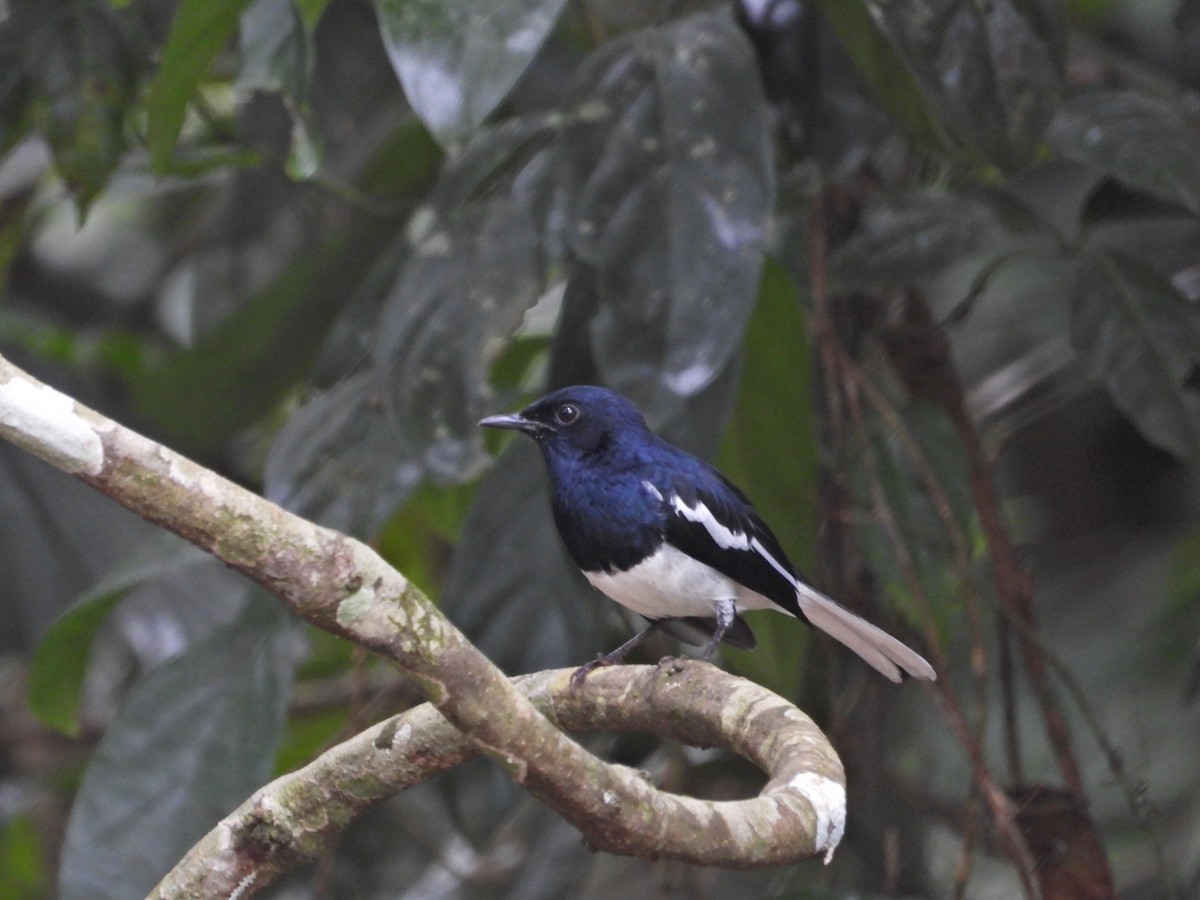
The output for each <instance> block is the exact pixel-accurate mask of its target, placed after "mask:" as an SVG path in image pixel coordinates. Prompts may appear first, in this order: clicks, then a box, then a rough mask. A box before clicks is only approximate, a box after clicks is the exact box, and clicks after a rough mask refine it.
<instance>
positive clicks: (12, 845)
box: [0, 813, 50, 898]
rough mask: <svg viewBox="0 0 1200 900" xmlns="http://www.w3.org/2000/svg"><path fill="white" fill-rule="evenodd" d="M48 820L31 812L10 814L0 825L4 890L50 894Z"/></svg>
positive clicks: (16, 894)
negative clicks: (44, 827)
mask: <svg viewBox="0 0 1200 900" xmlns="http://www.w3.org/2000/svg"><path fill="white" fill-rule="evenodd" d="M43 825H44V823H42V822H39V821H36V820H35V818H34V815H33V814H31V813H21V814H19V815H15V816H13V815H11V813H10V815H8V816H6V817H5V822H4V825H3V827H2V829H0V894H2V895H3V896H5V897H12V898H37V897H48V896H50V884H49V877H48V870H49V866H48V865H47V860H46V849H45V834H44V833H43Z"/></svg>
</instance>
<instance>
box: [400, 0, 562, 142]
mask: <svg viewBox="0 0 1200 900" xmlns="http://www.w3.org/2000/svg"><path fill="white" fill-rule="evenodd" d="M565 5H566V0H491V2H489V3H486V4H481V3H477V2H473V0H377V2H376V9H377V11H378V15H379V25H380V30H381V31H382V33H383V42H384V45H385V46H386V47H387V51H388V56H389V58H390V59H391V61H392V67H393V68H394V69H395V70H396V74H397V75H398V76H399V78H400V83H401V84H402V85H403V86H404V93H405V94H406V95H407V96H408V101H409V103H411V104H412V106H413V109H414V110H416V112H417V115H419V116H420V117H421V120H422V121H423V122H424V123H425V125H426V127H427V128H429V130H430V131H431V132H433V134H434V135H435V136H436V137H437V138H438V140H439V141H440V142H441V143H443V144H453V143H457V142H458V141H461V140H462V139H464V138H466V137H467V136H469V135H470V134H471V132H473V131H474V130H475V129H476V128H478V127H479V126H480V125H481V124H482V123H483V120H484V119H486V118H487V116H488V114H489V113H491V112H492V110H494V109H495V108H496V106H497V104H499V103H500V101H501V100H503V99H504V97H505V96H506V95H507V94H508V92H509V90H511V88H512V86H513V85H514V84H516V82H517V79H518V78H520V76H521V73H522V72H524V71H525V68H526V67H527V66H528V65H529V64H530V62H532V61H533V58H534V56H535V55H536V54H537V52H538V50H539V49H540V48H541V46H542V43H543V42H544V41H545V40H546V37H547V36H548V35H549V34H550V31H551V29H552V28H553V27H554V23H555V22H556V21H557V20H558V16H559V13H560V12H561V11H562V8H563V6H565Z"/></svg>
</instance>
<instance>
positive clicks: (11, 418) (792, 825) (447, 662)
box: [0, 357, 845, 867]
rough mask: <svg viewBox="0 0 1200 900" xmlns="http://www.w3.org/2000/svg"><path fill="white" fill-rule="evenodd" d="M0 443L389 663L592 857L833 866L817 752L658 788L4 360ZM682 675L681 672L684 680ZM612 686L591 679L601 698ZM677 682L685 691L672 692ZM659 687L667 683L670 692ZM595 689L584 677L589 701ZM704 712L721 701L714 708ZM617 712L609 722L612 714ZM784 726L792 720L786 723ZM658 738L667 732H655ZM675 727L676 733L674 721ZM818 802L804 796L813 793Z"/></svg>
mask: <svg viewBox="0 0 1200 900" xmlns="http://www.w3.org/2000/svg"><path fill="white" fill-rule="evenodd" d="M0 435H2V436H4V437H6V438H8V439H9V440H11V441H13V442H14V443H16V444H18V445H19V446H22V447H24V448H25V449H27V450H29V451H30V452H32V453H35V454H36V455H38V456H40V457H42V458H43V459H45V460H47V461H48V462H50V463H51V464H53V465H55V466H57V467H59V468H60V469H63V470H65V471H67V472H70V473H72V474H74V475H75V476H76V477H78V478H80V479H81V480H82V481H84V482H86V483H88V484H90V485H92V486H93V487H95V488H96V489H97V490H99V491H102V492H103V493H105V494H107V495H108V496H110V497H112V498H113V499H114V500H116V501H117V502H119V503H120V504H122V505H123V506H125V507H127V508H129V509H130V510H132V511H134V512H136V513H138V514H139V515H141V516H142V517H144V518H146V519H148V520H150V521H152V522H155V523H156V524H158V525H160V526H162V527H163V528H165V529H167V530H169V531H172V532H174V533H175V534H178V535H180V536H182V537H184V538H186V539H187V540H189V541H191V542H192V543H194V544H196V545H197V546H198V547H201V548H202V549H204V550H206V551H208V552H210V553H212V554H213V555H214V556H216V557H218V558H219V559H221V560H222V561H224V562H225V563H226V564H228V565H230V566H231V567H233V568H235V569H238V570H239V571H241V572H243V573H244V574H245V575H247V576H248V577H250V578H251V579H253V580H254V581H256V582H258V583H259V584H261V585H262V586H263V587H265V588H266V589H267V590H269V591H270V592H271V593H273V594H275V595H276V596H278V597H279V598H280V599H281V600H283V601H284V602H285V603H286V604H287V605H288V607H289V608H290V609H291V610H292V611H293V612H294V613H295V614H296V615H298V616H300V617H302V618H304V619H306V620H307V621H309V622H311V623H313V624H314V625H316V626H318V627H320V628H323V629H325V630H327V631H330V632H332V633H334V634H337V635H340V636H342V637H344V638H346V639H347V640H350V641H352V642H354V643H356V644H359V645H361V646H363V647H366V648H368V649H370V650H372V651H374V652H376V653H378V654H380V655H381V656H384V657H385V658H387V659H389V660H391V661H392V662H393V663H395V664H396V666H398V667H399V668H400V669H402V670H403V671H404V672H405V673H406V674H408V675H409V676H410V677H412V678H413V679H414V681H415V682H416V683H417V685H418V686H419V687H420V688H421V690H422V691H423V692H424V693H425V695H426V696H427V697H428V698H429V699H430V701H431V702H432V703H433V704H434V706H436V707H437V710H438V712H439V713H441V715H442V716H444V717H445V718H446V719H447V720H448V721H449V722H450V723H451V724H452V725H453V726H454V727H455V728H457V729H458V730H459V731H461V732H463V733H464V734H466V735H467V736H468V738H469V739H470V740H471V742H472V743H473V744H474V746H475V748H476V749H477V750H478V751H479V752H481V753H483V754H484V755H486V756H488V757H489V758H490V759H492V760H493V761H494V762H496V763H497V764H498V765H500V766H501V767H502V768H503V769H504V770H505V771H506V772H507V773H508V774H509V776H510V777H512V778H513V780H515V781H516V782H517V783H519V784H520V785H522V786H523V787H524V788H525V789H526V790H528V791H529V792H530V793H532V794H533V795H534V796H536V797H538V798H539V799H540V800H542V801H543V802H545V803H546V804H547V805H548V806H550V807H551V808H552V809H554V810H555V811H556V812H558V813H559V814H560V815H561V816H563V817H564V818H565V819H567V821H569V822H571V823H572V824H573V825H575V826H576V827H577V828H579V829H580V831H582V832H583V834H584V835H585V837H586V839H587V841H588V843H590V844H591V845H592V846H593V847H595V848H597V849H601V850H608V851H611V852H615V853H624V854H629V855H637V856H645V857H652V858H654V857H669V858H673V859H680V860H685V861H690V862H694V863H699V864H703V865H713V866H734V867H750V866H764V865H776V864H784V863H790V862H794V861H796V860H798V859H800V858H803V857H806V856H812V855H815V854H818V853H822V852H823V853H825V854H826V857H827V858H828V856H829V855H830V854H831V853H832V851H833V849H834V848H835V847H836V846H837V842H838V840H840V837H841V833H840V829H836V828H833V827H832V826H831V824H830V823H834V822H840V821H841V819H842V817H844V813H845V794H844V784H845V776H844V774H843V772H842V768H841V763H840V761H839V760H838V758H837V756H836V754H835V753H834V752H833V750H832V748H831V747H830V746H829V745H828V743H827V742H825V741H824V739H823V738H822V739H821V741H820V742H819V745H817V744H814V746H812V747H810V748H808V750H809V751H811V752H810V754H809V759H808V766H807V768H806V769H805V771H804V772H803V773H801V774H800V775H797V776H796V777H792V778H791V779H790V781H788V782H787V783H786V784H776V783H775V782H772V785H770V786H769V787H771V788H772V790H770V791H769V792H768V793H767V794H765V795H764V796H762V797H759V798H756V799H754V800H748V801H735V802H726V803H718V802H710V801H701V800H695V799H692V798H688V797H680V796H676V795H673V794H668V793H664V792H662V791H658V790H656V789H655V788H653V787H652V786H650V785H648V784H646V783H645V782H643V781H641V780H640V779H635V778H630V777H629V772H628V770H627V769H623V768H621V767H618V766H612V765H609V764H607V763H604V762H602V761H601V760H599V759H597V758H596V757H594V756H592V755H591V754H589V753H588V752H587V751H585V750H584V749H583V748H582V747H580V746H579V745H578V744H576V743H575V742H574V741H572V740H571V739H570V738H569V737H567V736H566V735H564V734H563V733H562V732H560V731H559V730H557V729H556V728H555V727H554V726H553V725H552V724H551V723H550V722H549V721H547V719H546V718H545V717H544V716H543V715H542V714H541V713H540V712H538V710H537V709H536V708H535V707H534V705H533V704H532V703H531V702H530V701H529V700H528V699H527V698H526V697H525V696H524V695H522V694H521V693H520V692H519V691H518V690H517V688H516V687H515V686H514V685H513V684H512V682H510V681H509V680H508V679H507V678H506V677H505V676H504V674H503V673H502V672H501V671H500V670H499V669H497V668H496V667H495V666H494V665H492V663H491V662H490V661H489V660H488V659H487V658H486V657H484V656H483V654H481V653H480V652H479V651H478V650H477V649H476V648H475V647H474V646H472V645H471V644H470V642H469V641H467V639H466V638H465V637H464V636H463V634H462V633H461V632H460V631H458V629H456V628H455V627H454V626H453V625H451V624H450V622H449V621H448V620H447V619H446V618H445V617H444V616H442V614H441V613H440V612H439V611H438V610H437V609H436V608H435V607H434V606H433V605H432V604H431V603H430V602H429V601H428V600H427V599H426V598H425V596H424V595H423V594H422V593H421V592H420V591H419V590H418V589H417V588H416V587H415V586H413V585H412V584H410V583H409V582H408V581H407V579H405V578H404V576H402V575H401V574H400V573H398V572H396V571H395V570H394V569H393V568H391V567H390V566H389V565H387V563H386V562H384V560H383V559H381V558H380V557H379V556H378V554H376V553H375V552H374V551H373V550H371V549H370V548H369V547H367V546H366V545H364V544H362V543H360V542H358V541H355V540H353V539H351V538H347V537H345V536H344V535H340V534H338V533H336V532H333V531H330V530H328V529H326V528H321V527H319V526H317V525H314V524H313V523H311V522H308V521H305V520H304V519H301V518H299V517H297V516H294V515H292V514H290V513H288V512H286V511H284V510H283V509H280V508H279V507H278V506H276V505H274V504H273V503H269V502H268V501H266V500H264V499H262V498H261V497H258V496H257V495H255V494H252V493H250V492H249V491H247V490H245V489H243V488H241V487H238V486H237V485H235V484H233V483H231V482H229V481H227V480H226V479H224V478H221V477H220V476H218V475H216V474H215V473H213V472H211V471H209V470H207V469H205V468H203V467H201V466H199V465H196V464H195V463H193V462H191V461H190V460H187V459H185V458H184V457H182V456H180V455H179V454H177V453H174V452H173V451H171V450H168V449H167V448H166V447H163V446H162V445H160V444H157V443H155V442H153V441H151V440H149V439H147V438H145V437H143V436H141V435H139V434H136V433H135V432H133V431H130V430H129V429H127V428H124V427H123V426H121V425H118V424H117V423H116V422H114V421H112V420H111V419H108V418H105V417H104V416H102V415H100V414H99V413H96V412H95V411H93V410H90V409H88V408H86V407H84V406H83V405H82V404H79V403H76V402H75V401H74V400H72V399H71V398H69V397H67V396H65V395H64V394H61V393H59V392H57V391H55V390H54V389H52V388H50V387H48V386H46V385H44V384H41V383H40V382H38V381H37V380H36V379H34V378H33V377H32V376H30V375H28V374H27V373H25V372H23V371H22V370H20V369H18V368H17V367H15V366H13V365H12V364H11V363H8V362H7V361H6V360H5V359H3V357H0ZM693 668H702V667H692V666H689V667H687V668H685V671H689V672H690V671H691V670H692V669H693ZM712 677H713V678H715V679H716V684H717V685H718V686H719V685H720V684H721V683H723V682H725V681H728V682H729V683H730V686H729V687H727V688H720V689H719V690H715V691H714V692H713V696H714V697H716V696H718V695H719V694H720V693H721V691H729V692H731V695H730V696H729V697H725V698H724V699H721V700H720V701H719V703H724V704H730V705H728V706H727V707H725V708H722V707H721V706H720V705H717V706H715V707H714V709H715V710H719V711H720V715H719V716H718V720H719V721H720V722H722V723H723V727H722V729H720V730H719V731H716V730H714V731H713V733H712V734H711V735H710V736H709V738H708V739H707V740H709V741H710V742H713V743H716V742H717V741H716V738H717V734H718V733H728V732H733V733H734V734H736V733H737V732H738V730H739V729H746V728H748V727H749V726H751V725H752V724H753V722H754V721H755V720H756V719H757V718H758V717H757V716H755V715H753V713H754V710H752V709H746V707H745V704H743V703H733V700H732V699H731V698H732V697H733V696H734V695H736V694H737V692H738V691H740V690H743V688H742V687H741V685H742V684H743V683H742V682H739V681H737V680H736V679H732V678H730V676H727V675H725V674H724V673H718V672H715V670H714V673H713V676H712ZM601 683H607V682H606V681H597V682H596V685H599V684H601ZM679 683H684V682H679ZM667 684H668V685H669V684H671V682H668V683H667ZM597 691H598V687H597V686H595V685H593V684H592V682H591V681H590V680H589V682H588V684H587V687H586V688H585V693H586V694H589V695H590V694H593V693H595V692H597ZM710 702H713V703H718V701H717V700H715V699H714V700H712V701H710ZM616 714H620V711H619V710H618V711H617V713H616ZM793 715H794V713H793ZM650 724H652V726H653V727H650V728H649V730H651V731H655V732H659V731H660V730H661V728H662V727H663V726H665V725H666V724H667V723H666V722H665V721H664V722H655V723H650ZM676 724H678V723H676ZM735 740H737V741H739V742H740V743H741V745H742V746H741V748H740V749H739V750H738V752H742V751H743V749H744V750H745V754H744V755H748V756H749V757H750V758H751V759H754V760H756V761H757V760H759V759H766V758H767V757H768V756H769V753H770V752H773V751H771V750H770V748H772V747H774V746H775V745H776V744H777V743H778V741H779V738H778V736H777V735H776V734H775V733H773V732H769V731H762V730H761V729H760V728H758V727H757V726H755V727H753V728H752V729H751V730H750V731H749V732H747V733H746V734H744V735H742V736H740V737H736V738H735ZM814 786H818V788H819V789H817V790H814V789H813V787H814Z"/></svg>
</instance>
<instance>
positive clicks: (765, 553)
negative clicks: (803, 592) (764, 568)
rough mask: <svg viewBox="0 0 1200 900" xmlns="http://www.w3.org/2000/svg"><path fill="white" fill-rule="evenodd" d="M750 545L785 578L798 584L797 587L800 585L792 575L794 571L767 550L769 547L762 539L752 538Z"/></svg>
mask: <svg viewBox="0 0 1200 900" xmlns="http://www.w3.org/2000/svg"><path fill="white" fill-rule="evenodd" d="M750 546H751V547H752V548H754V552H755V553H757V554H758V555H759V556H761V557H762V558H763V559H765V560H766V561H767V562H769V563H770V564H771V566H772V567H773V568H774V569H775V571H776V572H778V573H779V574H780V575H782V576H783V577H784V578H786V579H787V580H788V581H790V582H791V583H792V584H794V585H796V587H797V588H799V587H800V585H799V583H798V582H797V581H796V579H795V577H794V576H793V575H792V573H791V572H789V571H788V570H787V569H786V568H784V567H783V565H782V564H781V563H780V562H779V560H777V559H776V558H775V557H774V556H772V555H771V554H770V553H769V552H768V551H767V548H766V547H764V546H763V545H762V541H760V540H759V539H758V538H752V539H751V540H750Z"/></svg>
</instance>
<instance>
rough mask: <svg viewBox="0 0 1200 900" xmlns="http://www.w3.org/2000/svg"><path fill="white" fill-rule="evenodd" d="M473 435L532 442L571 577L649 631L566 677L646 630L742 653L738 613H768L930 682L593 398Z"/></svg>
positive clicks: (727, 498)
mask: <svg viewBox="0 0 1200 900" xmlns="http://www.w3.org/2000/svg"><path fill="white" fill-rule="evenodd" d="M479 424H480V425H482V426H485V427H487V428H510V429H515V430H517V431H521V432H523V433H524V434H527V435H529V436H530V437H531V438H533V439H534V440H535V441H536V442H537V444H538V446H539V447H541V450H542V456H543V457H544V458H545V460H546V466H547V468H549V470H550V485H551V491H552V504H553V509H554V522H555V524H556V525H557V526H558V532H559V534H560V535H561V536H562V540H563V543H564V544H566V547H567V550H568V551H569V552H570V554H571V556H572V557H573V558H574V560H575V562H576V564H577V565H578V566H579V568H581V569H582V570H583V574H584V575H585V576H586V577H587V579H588V581H590V582H591V583H592V584H593V585H594V586H596V587H597V588H599V589H600V590H601V591H602V592H603V593H605V594H607V595H608V596H609V597H611V598H612V599H613V600H616V601H617V602H618V603H620V604H622V605H623V606H626V607H628V608H629V609H631V610H633V611H634V612H636V613H640V614H641V615H642V616H644V617H645V618H646V619H647V620H648V621H649V622H650V626H649V627H648V628H646V629H645V630H644V631H642V632H640V633H639V634H637V635H636V636H634V637H633V638H632V639H631V640H629V641H627V642H625V643H624V644H622V645H621V646H620V647H618V648H617V649H616V650H613V651H612V652H611V653H608V654H605V655H603V656H600V657H599V658H597V659H596V660H594V661H593V662H591V663H589V664H587V665H585V666H583V667H582V668H580V669H579V670H578V671H577V672H576V673H575V675H574V676H573V677H572V682H573V683H575V684H578V683H579V682H580V681H581V680H582V679H583V678H585V677H586V676H587V673H588V672H590V671H591V670H592V669H593V668H595V667H596V666H598V665H609V664H611V663H616V662H619V661H620V660H622V659H623V658H624V657H625V655H626V654H627V653H628V652H629V651H630V650H632V649H633V648H634V647H636V646H637V645H638V644H640V643H641V642H642V641H643V640H644V639H645V638H646V636H647V635H648V634H650V632H652V631H653V630H654V629H656V628H660V629H662V630H663V631H665V632H667V633H668V634H670V635H672V636H674V637H676V638H678V639H680V640H682V641H685V642H687V643H690V644H695V645H700V644H703V645H704V650H703V652H702V656H703V658H704V659H708V658H709V657H711V656H712V653H713V651H714V650H715V649H716V646H717V644H719V643H721V642H722V641H723V642H725V643H727V644H730V645H732V646H734V647H743V648H746V649H752V648H753V647H754V643H755V641H754V633H753V632H752V631H751V630H750V626H748V625H747V624H746V623H745V621H744V620H743V619H742V618H741V616H740V615H738V613H740V612H741V611H742V610H747V609H774V610H778V611H781V612H785V613H788V614H790V615H793V616H795V617H796V618H798V619H802V620H804V621H806V622H808V623H809V624H810V625H814V626H816V627H817V628H819V629H821V630H822V631H824V632H825V633H826V634H828V635H830V636H831V637H833V638H835V639H836V640H838V641H841V642H842V643H843V644H845V645H846V646H847V647H849V648H850V649H851V650H853V651H854V652H855V653H857V654H858V655H859V656H861V657H862V658H863V659H864V660H866V662H867V663H868V664H870V665H871V666H873V667H874V668H876V669H877V670H879V671H880V672H882V673H883V674H884V675H885V676H887V677H888V678H890V679H891V680H892V681H900V679H901V673H902V672H907V673H908V674H909V675H911V676H913V677H914V678H920V679H928V680H932V679H933V678H935V677H936V676H935V674H934V671H933V667H932V666H931V665H930V664H929V663H928V662H927V661H926V660H925V659H924V658H923V657H922V656H921V655H920V654H918V653H916V652H914V651H913V650H911V649H909V648H908V647H906V646H905V645H904V644H902V643H901V642H900V641H898V640H896V639H895V638H894V637H892V636H891V635H889V634H887V633H886V632H884V631H882V630H880V629H879V628H876V627H875V626H874V625H872V624H871V623H870V622H868V621H866V620H865V619H863V618H861V617H859V616H856V615H855V614H854V613H852V612H850V611H849V610H848V609H846V608H845V607H844V606H842V605H841V604H839V603H838V602H837V601H835V600H832V599H831V598H829V597H826V596H825V595H824V594H822V593H821V592H820V591H818V590H817V589H816V588H814V587H813V586H812V585H810V584H809V583H808V581H807V580H806V579H805V578H804V576H803V575H801V574H800V572H799V571H798V570H797V569H796V568H795V566H793V565H792V564H791V563H790V562H789V561H788V558H787V557H786V556H785V555H784V553H783V550H782V549H781V548H780V546H779V542H778V541H777V540H776V539H775V536H774V535H773V534H772V533H771V529H770V528H768V527H767V525H766V523H765V522H763V520H762V519H760V518H759V517H758V514H757V513H756V512H755V511H754V507H753V506H751V505H750V501H749V500H747V499H746V496H745V495H744V494H743V493H742V492H741V491H739V490H738V489H737V488H736V487H734V485H733V484H731V483H730V482H729V481H728V480H727V479H726V478H725V476H723V475H722V474H721V473H720V472H718V471H717V470H716V469H714V468H713V467H712V466H710V465H709V464H708V463H706V462H704V461H703V460H701V459H699V458H697V457H695V456H692V455H691V454H690V453H685V452H684V451H683V450H680V449H679V448H678V447H673V446H671V445H670V444H668V443H667V442H666V441H664V440H662V439H661V438H660V437H658V436H657V435H655V434H654V433H653V432H652V431H650V429H649V428H648V427H647V426H646V421H645V419H643V418H642V414H641V413H640V412H638V410H637V407H635V406H634V405H633V404H632V403H630V402H629V401H628V400H626V399H625V398H624V397H621V396H619V395H618V394H614V393H613V392H611V391H608V390H605V389H604V388H599V387H587V386H584V387H569V388H564V389H562V390H559V391H555V392H554V393H552V394H548V395H547V396H545V397H543V398H542V399H541V400H538V401H537V402H536V403H533V404H531V405H530V406H528V407H526V408H525V409H524V410H522V411H521V412H519V413H516V414H514V415H502V416H489V417H488V418H486V419H484V420H483V421H481V422H480V423H479Z"/></svg>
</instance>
